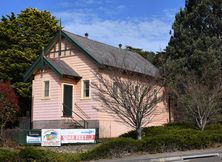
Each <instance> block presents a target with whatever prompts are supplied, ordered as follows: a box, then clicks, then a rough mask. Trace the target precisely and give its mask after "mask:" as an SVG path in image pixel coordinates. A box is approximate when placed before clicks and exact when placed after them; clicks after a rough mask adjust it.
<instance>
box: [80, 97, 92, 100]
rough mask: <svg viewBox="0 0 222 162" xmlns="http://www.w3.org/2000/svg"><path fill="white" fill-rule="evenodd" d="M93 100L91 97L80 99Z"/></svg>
mask: <svg viewBox="0 0 222 162" xmlns="http://www.w3.org/2000/svg"><path fill="white" fill-rule="evenodd" d="M91 99H92V98H91V97H82V98H80V100H91Z"/></svg>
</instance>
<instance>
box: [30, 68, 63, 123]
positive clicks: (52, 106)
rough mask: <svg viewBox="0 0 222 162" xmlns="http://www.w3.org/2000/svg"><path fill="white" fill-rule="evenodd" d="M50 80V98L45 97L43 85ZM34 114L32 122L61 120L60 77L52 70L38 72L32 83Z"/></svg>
mask: <svg viewBox="0 0 222 162" xmlns="http://www.w3.org/2000/svg"><path fill="white" fill-rule="evenodd" d="M45 80H49V82H50V83H49V84H50V86H49V87H50V90H49V97H47V98H45V97H43V86H44V85H43V84H44V81H45ZM32 84H33V89H32V94H33V112H32V115H33V116H32V120H33V121H35V120H60V118H61V113H60V111H59V107H60V105H61V93H60V91H61V87H60V80H59V77H58V76H57V75H56V74H55V73H53V72H52V71H51V70H47V71H44V72H42V73H40V72H38V73H37V74H36V75H35V77H34V80H33V82H32Z"/></svg>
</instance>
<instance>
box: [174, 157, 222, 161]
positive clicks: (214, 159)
mask: <svg viewBox="0 0 222 162" xmlns="http://www.w3.org/2000/svg"><path fill="white" fill-rule="evenodd" d="M172 162H176V161H172ZM177 162H178V161H177ZM181 162H222V158H220V157H210V158H197V159H192V160H183V161H181Z"/></svg>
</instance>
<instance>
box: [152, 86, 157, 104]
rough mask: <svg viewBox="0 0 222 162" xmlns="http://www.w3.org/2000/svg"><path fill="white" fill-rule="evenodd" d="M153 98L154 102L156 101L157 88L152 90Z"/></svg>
mask: <svg viewBox="0 0 222 162" xmlns="http://www.w3.org/2000/svg"><path fill="white" fill-rule="evenodd" d="M153 99H154V102H157V89H154V90H153Z"/></svg>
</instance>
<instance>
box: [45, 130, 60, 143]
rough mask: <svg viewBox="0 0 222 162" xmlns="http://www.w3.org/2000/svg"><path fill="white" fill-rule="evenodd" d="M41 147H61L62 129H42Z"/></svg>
mask: <svg viewBox="0 0 222 162" xmlns="http://www.w3.org/2000/svg"><path fill="white" fill-rule="evenodd" d="M41 146H61V129H42V144H41Z"/></svg>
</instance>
